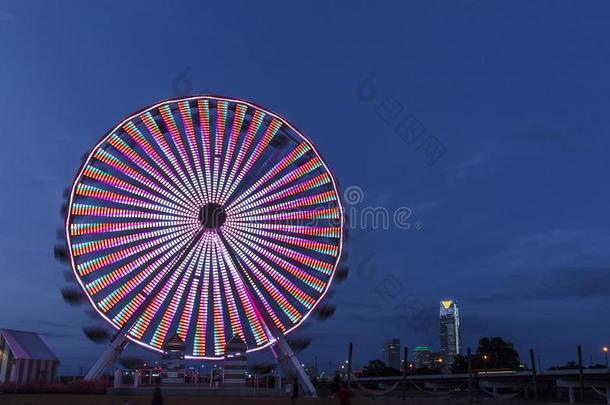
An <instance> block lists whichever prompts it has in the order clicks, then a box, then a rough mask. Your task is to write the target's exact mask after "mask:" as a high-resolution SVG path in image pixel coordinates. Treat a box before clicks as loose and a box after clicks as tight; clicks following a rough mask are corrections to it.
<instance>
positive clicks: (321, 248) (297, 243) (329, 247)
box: [235, 224, 339, 257]
mask: <svg viewBox="0 0 610 405" xmlns="http://www.w3.org/2000/svg"><path fill="white" fill-rule="evenodd" d="M235 227H236V228H238V229H240V230H242V231H245V232H248V233H249V234H251V235H255V236H260V237H263V238H265V239H267V240H273V241H277V242H282V243H285V244H290V245H292V246H294V247H296V248H300V249H304V250H310V251H313V252H317V253H322V254H326V255H328V256H331V257H336V256H337V253H338V250H339V247H338V246H337V245H336V244H331V243H324V242H318V241H315V240H313V239H311V238H310V239H303V238H298V237H294V236H288V235H284V234H281V233H278V232H269V231H265V230H261V229H258V228H256V227H253V226H249V225H248V224H240V225H235Z"/></svg>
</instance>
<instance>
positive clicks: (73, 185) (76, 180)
mask: <svg viewBox="0 0 610 405" xmlns="http://www.w3.org/2000/svg"><path fill="white" fill-rule="evenodd" d="M199 99H208V100H216V101H227V102H232V103H240V104H244V105H246V106H248V107H251V108H253V109H255V110H258V111H261V112H263V113H265V114H266V115H269V116H270V117H273V118H276V119H278V120H280V121H281V122H282V123H283V124H285V125H287V126H288V127H289V128H290V129H291V130H292V131H294V132H295V133H296V134H298V135H299V136H300V137H301V138H302V140H303V141H304V142H305V143H306V144H307V146H308V147H309V148H310V149H311V150H312V151H313V153H314V154H315V156H316V157H317V158H318V159H319V160H320V162H321V165H322V166H323V168H324V170H325V171H326V172H327V173H329V175H330V176H329V178H330V183H331V184H332V189H333V190H334V193H335V196H336V204H337V208H338V212H339V216H338V219H339V221H338V222H339V223H338V225H337V227H338V228H339V229H340V234H339V237H338V238H337V239H338V251H337V255H336V258H335V260H334V263H333V265H332V271H331V273H330V277H329V279H328V281H327V282H326V284H325V286H324V289H323V291H322V292H321V293H320V296H319V298H317V299H316V300H315V303H314V304H313V305H312V306H311V308H310V309H309V310H308V311H307V312H306V313H305V314H304V315H303V316H302V317H301V319H299V320H298V321H297V322H296V323H294V325H292V326H291V327H290V328H287V329H286V331H285V332H283V335H288V334H289V333H291V332H293V331H295V330H296V329H298V328H299V327H300V326H301V325H302V324H303V323H304V322H305V321H306V320H307V319H308V318H309V316H310V315H311V314H312V313H314V312H315V310H316V308H317V307H318V306H319V305H320V303H321V302H322V301H323V300H324V298H325V297H326V295H327V294H328V292H329V291H330V287H331V285H332V283H333V281H334V279H335V276H336V272H337V269H338V267H339V265H340V262H341V258H342V254H343V249H344V234H343V229H344V226H345V215H344V210H343V204H342V196H341V194H340V192H339V186H338V184H337V180H336V178H335V176H334V174H333V171H332V170H331V169H330V167H329V166H328V164H327V162H326V160H325V158H324V157H323V155H322V154H321V153H320V152H319V150H318V148H317V147H316V146H315V145H314V144H313V142H311V139H310V138H309V136H307V134H305V133H304V132H303V131H302V130H300V129H299V128H298V127H297V126H296V125H294V124H293V123H292V122H291V121H290V120H288V119H286V118H285V117H284V116H282V115H280V114H278V113H276V112H275V111H273V110H271V109H269V108H267V107H263V106H261V105H260V104H257V103H255V102H252V101H249V100H246V99H242V98H237V97H228V96H221V95H217V94H207V93H206V94H194V95H189V96H177V97H170V98H165V99H162V100H160V101H157V102H155V103H153V104H150V105H148V106H146V107H144V108H141V109H139V110H136V111H134V112H132V113H130V114H129V115H127V116H125V117H124V118H123V119H121V120H120V121H119V122H118V124H117V125H115V126H114V127H112V128H111V129H109V130H108V131H106V132H105V133H104V134H103V135H102V136H101V137H100V138H99V139H98V141H97V142H96V143H95V144H94V146H93V147H91V148H90V150H89V151H88V152H87V154H86V155H85V156H86V157H85V158H84V159H83V161H82V163H81V165H80V166H79V169H78V170H77V173H76V175H75V176H74V178H73V180H72V182H71V187H70V193H69V196H68V204H67V207H68V209H67V210H66V214H65V220H64V231H65V232H64V235H65V239H66V243H67V246H68V248H69V255H68V257H69V261H70V267H71V270H72V273H73V274H74V276H75V278H76V281H77V282H78V284H79V286H80V288H81V290H82V291H83V292H84V295H85V296H86V297H87V300H88V301H89V303H90V304H91V306H92V307H93V309H94V310H95V312H96V313H97V314H98V315H100V316H101V317H102V318H103V319H104V320H105V321H106V322H107V323H108V324H110V326H111V327H112V328H113V329H114V330H116V331H120V330H121V329H122V327H121V326H119V325H117V324H115V322H113V321H112V319H110V318H109V317H108V316H106V314H105V313H104V312H102V311H101V310H100V309H99V308H98V306H97V304H96V302H95V301H94V299H93V294H89V293H88V292H87V289H86V288H85V285H84V284H83V280H82V279H81V277H80V276H79V274H78V272H77V270H76V262H75V256H74V254H73V252H72V238H71V235H70V231H69V225H70V219H71V217H72V214H71V212H70V207H72V205H73V203H74V199H75V191H76V188H77V186H78V184H79V179H81V178H82V177H83V172H84V170H85V168H86V167H87V165H88V164H89V163H90V162H91V160H92V158H93V156H94V154H95V152H96V151H97V150H98V149H99V148H100V146H101V145H103V144H104V142H105V141H106V140H107V139H108V138H109V137H110V136H111V135H112V134H113V133H115V132H116V131H117V130H119V129H120V128H121V127H122V126H123V125H124V124H125V123H127V122H129V121H130V120H132V119H134V118H136V117H138V116H139V115H140V114H144V113H146V112H150V111H153V110H155V109H157V108H159V107H161V106H163V105H167V104H171V103H176V102H180V101H193V100H199ZM126 337H127V339H128V340H129V341H131V342H133V343H135V344H137V345H139V346H141V347H143V348H145V349H147V350H151V351H154V352H158V353H162V352H163V350H161V349H158V348H156V347H154V346H152V345H150V344H147V343H145V342H143V341H141V340H139V339H137V338H135V337H132V336H130V335H129V334H126ZM276 340H277V339H276V338H270V339H269V341H268V342H267V343H265V344H263V345H259V346H256V347H253V348H248V349H247V352H256V351H258V350H262V349H265V348H267V347H269V346H271V345H273V344H274V343H275V342H276ZM185 358H186V359H189V360H221V359H223V358H224V356H194V355H185Z"/></svg>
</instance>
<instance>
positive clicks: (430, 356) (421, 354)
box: [413, 346, 434, 368]
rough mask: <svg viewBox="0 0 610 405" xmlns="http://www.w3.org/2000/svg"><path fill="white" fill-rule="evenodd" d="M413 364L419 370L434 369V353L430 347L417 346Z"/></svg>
mask: <svg viewBox="0 0 610 405" xmlns="http://www.w3.org/2000/svg"><path fill="white" fill-rule="evenodd" d="M413 364H414V365H415V367H417V368H422V367H426V368H432V366H433V364H434V353H433V352H432V349H431V348H430V347H428V346H417V347H416V348H415V350H413Z"/></svg>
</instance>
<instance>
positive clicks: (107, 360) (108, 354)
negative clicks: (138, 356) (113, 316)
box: [85, 329, 129, 381]
mask: <svg viewBox="0 0 610 405" xmlns="http://www.w3.org/2000/svg"><path fill="white" fill-rule="evenodd" d="M128 343H129V340H127V332H126V329H122V330H120V331H118V332H117V334H116V335H115V336H114V338H113V339H112V341H111V342H110V345H109V346H108V347H107V348H106V350H105V351H104V353H102V355H101V356H100V357H99V359H97V361H96V362H95V364H94V365H93V367H91V369H89V371H88V372H87V375H85V380H86V381H92V380H97V379H99V378H100V377H102V375H104V372H106V370H108V369H109V368H110V367H112V365H113V364H114V362H115V361H117V359H118V358H119V356H120V355H121V353H123V350H125V347H126V346H127V344H128Z"/></svg>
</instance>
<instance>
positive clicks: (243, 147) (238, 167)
mask: <svg viewBox="0 0 610 405" xmlns="http://www.w3.org/2000/svg"><path fill="white" fill-rule="evenodd" d="M264 117H265V114H264V113H262V112H260V111H258V110H256V111H255V112H254V114H253V116H252V119H251V120H250V124H249V125H248V130H247V131H246V135H245V136H244V139H243V140H242V142H241V144H240V147H239V151H238V152H237V157H236V158H235V162H234V164H233V170H231V173H230V175H229V179H228V180H227V191H226V193H225V194H224V195H223V198H222V201H221V203H222V204H226V203H227V200H228V198H229V196H230V195H231V194H232V193H233V191H234V190H235V188H236V186H237V185H238V184H239V182H240V181H241V178H239V175H240V173H242V172H243V166H242V164H243V163H244V158H245V157H246V155H247V154H248V152H249V151H250V147H251V146H252V142H253V140H254V137H255V136H256V134H257V133H258V130H259V128H260V126H261V124H262V122H263V118H264ZM236 176H237V177H236ZM242 177H243V175H242ZM237 178H239V180H238V179H237Z"/></svg>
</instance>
